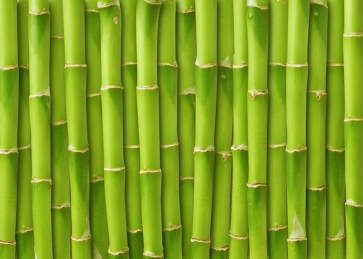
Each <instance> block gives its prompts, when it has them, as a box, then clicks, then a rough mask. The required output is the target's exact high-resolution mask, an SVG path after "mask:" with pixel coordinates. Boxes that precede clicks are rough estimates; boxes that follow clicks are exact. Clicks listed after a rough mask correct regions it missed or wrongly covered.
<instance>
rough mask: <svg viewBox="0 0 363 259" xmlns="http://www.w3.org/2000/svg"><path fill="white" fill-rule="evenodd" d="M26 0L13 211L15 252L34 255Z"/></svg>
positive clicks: (21, 18)
mask: <svg viewBox="0 0 363 259" xmlns="http://www.w3.org/2000/svg"><path fill="white" fill-rule="evenodd" d="M28 11H29V6H28V0H22V1H19V2H18V43H19V44H18V56H19V123H18V128H19V130H18V152H19V158H18V159H19V160H18V194H17V210H16V211H17V212H16V256H17V258H19V259H27V258H29V259H30V258H34V237H33V218H32V207H31V204H32V203H31V202H32V200H31V184H30V182H31V178H32V175H31V145H30V138H31V137H30V117H29V44H28Z"/></svg>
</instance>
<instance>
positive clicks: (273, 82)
mask: <svg viewBox="0 0 363 259" xmlns="http://www.w3.org/2000/svg"><path fill="white" fill-rule="evenodd" d="M287 11H288V10H287V2H286V1H270V27H269V28H270V34H269V40H270V42H269V69H268V72H269V78H268V90H269V103H268V116H269V118H268V146H267V147H268V153H267V155H268V157H267V185H268V188H267V197H268V200H267V210H268V211H267V230H268V254H269V258H271V259H284V258H287V242H286V239H287V208H286V207H287V204H286V200H287V197H286V170H285V164H286V161H285V149H286V67H285V64H286V47H287Z"/></svg>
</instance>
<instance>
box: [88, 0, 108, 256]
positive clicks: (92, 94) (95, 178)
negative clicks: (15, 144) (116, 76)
mask: <svg viewBox="0 0 363 259" xmlns="http://www.w3.org/2000/svg"><path fill="white" fill-rule="evenodd" d="M85 8H86V13H85V19H86V20H85V36H86V63H87V70H88V72H87V130H88V142H89V152H90V153H89V156H90V164H89V166H90V168H89V170H90V224H91V235H92V241H91V242H92V255H93V258H107V257H108V252H107V250H108V228H107V215H106V202H105V186H104V172H103V137H101V136H103V132H102V107H101V93H100V91H101V40H100V15H99V13H98V9H97V0H88V1H85Z"/></svg>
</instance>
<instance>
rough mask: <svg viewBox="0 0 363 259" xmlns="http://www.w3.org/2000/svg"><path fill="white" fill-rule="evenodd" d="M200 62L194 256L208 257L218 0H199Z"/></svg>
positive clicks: (215, 92) (198, 76) (195, 152)
mask: <svg viewBox="0 0 363 259" xmlns="http://www.w3.org/2000/svg"><path fill="white" fill-rule="evenodd" d="M195 10H196V32H197V61H196V66H195V78H196V122H198V123H196V128H195V147H194V172H195V176H194V179H195V180H194V190H195V191H194V209H193V211H194V214H193V230H192V239H191V242H192V245H191V258H192V259H199V258H209V250H210V226H211V217H212V196H213V178H214V177H213V174H214V160H215V159H214V158H215V149H214V137H215V134H214V131H215V130H214V129H215V117H216V116H215V114H216V103H217V70H218V68H217V0H212V1H206V0H196V1H195Z"/></svg>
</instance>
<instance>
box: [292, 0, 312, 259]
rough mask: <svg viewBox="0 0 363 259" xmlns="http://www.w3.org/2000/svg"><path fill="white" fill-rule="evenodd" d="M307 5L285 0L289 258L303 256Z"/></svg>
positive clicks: (305, 243)
mask: <svg viewBox="0 0 363 259" xmlns="http://www.w3.org/2000/svg"><path fill="white" fill-rule="evenodd" d="M309 7H310V3H309V1H307V0H294V1H290V2H289V4H288V22H287V24H288V33H287V35H288V37H287V62H286V63H287V64H286V121H287V144H286V180H287V210H288V213H287V215H288V216H287V217H288V239H287V242H288V243H287V244H288V258H306V256H307V239H306V228H305V225H306V224H305V221H306V219H305V215H306V91H307V80H308V64H307V53H308V33H309V32H308V31H309Z"/></svg>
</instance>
